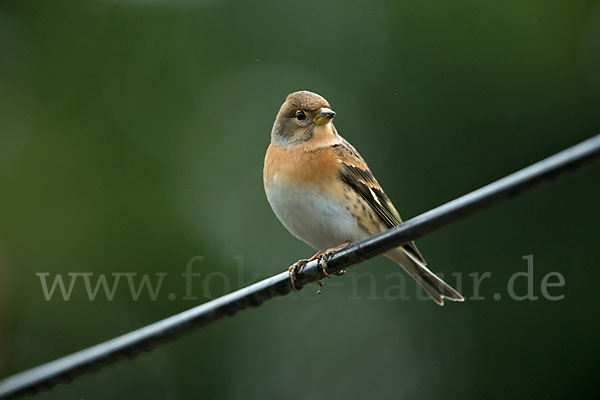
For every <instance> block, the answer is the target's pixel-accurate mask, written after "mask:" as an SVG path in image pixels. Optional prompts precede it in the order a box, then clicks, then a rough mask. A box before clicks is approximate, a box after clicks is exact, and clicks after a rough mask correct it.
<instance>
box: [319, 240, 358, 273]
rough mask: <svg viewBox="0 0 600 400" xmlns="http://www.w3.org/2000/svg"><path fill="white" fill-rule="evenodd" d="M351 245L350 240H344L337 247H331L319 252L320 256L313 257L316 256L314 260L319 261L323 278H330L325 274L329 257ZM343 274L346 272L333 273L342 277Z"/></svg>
mask: <svg viewBox="0 0 600 400" xmlns="http://www.w3.org/2000/svg"><path fill="white" fill-rule="evenodd" d="M351 243H352V240H346V241H345V242H344V243H342V244H340V245H339V246H335V247H332V248H330V249H327V250H325V251H323V252H320V254H319V253H317V254H315V255H314V256H313V257H315V256H316V258H318V259H319V267H320V268H321V272H323V275H325V277H327V278H330V277H331V275H330V274H329V273H328V272H327V261H328V260H329V257H331V255H332V254H333V253H335V252H336V251H340V250H342V249H345V248H346V247H348V246H350V244H351ZM345 273H346V270H345V269H343V270H341V271H337V272H336V273H335V275H337V276H342V275H344V274H345Z"/></svg>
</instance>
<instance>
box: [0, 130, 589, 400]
mask: <svg viewBox="0 0 600 400" xmlns="http://www.w3.org/2000/svg"><path fill="white" fill-rule="evenodd" d="M599 156H600V135H596V136H594V137H592V138H590V139H588V140H586V141H583V142H581V143H579V144H577V145H575V146H573V147H570V148H568V149H566V150H563V151H561V152H560V153H557V154H555V155H553V156H551V157H548V158H546V159H544V160H542V161H539V162H537V163H535V164H533V165H530V166H529V167H526V168H524V169H522V170H520V171H517V172H515V173H513V174H511V175H508V176H506V177H504V178H502V179H499V180H497V181H496V182H493V183H491V184H489V185H486V186H484V187H482V188H480V189H477V190H475V191H473V192H471V193H468V194H466V195H464V196H461V197H459V198H457V199H455V200H453V201H450V202H448V203H446V204H443V205H441V206H439V207H436V208H434V209H432V210H431V211H428V212H426V213H424V214H421V215H419V216H417V217H415V218H412V219H410V220H408V221H406V222H405V223H403V224H401V225H399V226H397V227H394V228H392V229H390V230H388V231H386V232H384V233H381V234H379V235H377V236H374V237H372V238H369V239H367V240H365V241H363V242H360V243H357V244H354V245H351V246H348V247H346V248H345V249H343V250H340V251H339V252H336V253H334V254H333V255H332V256H331V257H330V258H329V259H328V261H327V271H328V272H329V273H335V272H339V271H341V270H342V269H345V268H348V267H350V266H352V265H355V264H358V263H360V262H361V261H364V260H367V259H369V258H371V257H375V256H376V255H379V254H381V253H384V252H386V251H387V250H390V249H392V248H395V247H397V246H400V245H402V244H405V243H408V242H410V241H411V240H415V239H418V238H421V237H423V236H425V235H427V234H429V233H431V232H433V231H436V230H438V229H440V228H442V227H444V226H445V225H448V224H450V223H453V222H456V221H459V220H462V219H464V218H466V217H468V216H470V215H472V214H474V213H476V212H478V211H481V210H483V209H484V208H486V207H489V206H491V205H493V204H496V203H499V202H502V201H505V200H507V199H509V198H511V197H514V196H516V195H518V194H521V193H522V192H524V191H526V190H528V189H531V188H533V187H534V186H536V185H538V184H540V183H542V182H544V181H546V180H552V179H554V178H556V177H557V176H559V175H561V174H563V173H567V172H574V171H575V170H576V169H578V168H579V167H582V166H583V165H587V164H590V161H592V160H595V159H597V158H599ZM322 278H323V272H322V271H321V269H320V267H319V266H318V262H317V261H312V262H310V263H308V264H307V265H306V266H304V268H303V269H302V270H301V271H300V273H299V274H298V276H297V281H296V287H298V288H301V287H302V286H304V285H306V284H307V283H310V282H314V281H316V280H317V279H322ZM291 291H293V289H292V286H291V283H290V279H289V275H288V272H287V271H285V272H282V273H280V274H278V275H275V276H273V277H271V278H268V279H265V280H263V281H260V282H258V283H255V284H253V285H250V286H248V287H245V288H243V289H240V290H237V291H235V292H233V293H230V294H228V295H225V296H222V297H219V298H217V299H215V300H212V301H210V302H208V303H204V304H202V305H199V306H197V307H194V308H192V309H189V310H187V311H184V312H181V313H179V314H176V315H173V316H171V317H168V318H166V319H163V320H161V321H158V322H155V323H153V324H150V325H147V326H145V327H143V328H140V329H137V330H135V331H132V332H129V333H126V334H124V335H122V336H119V337H116V338H114V339H111V340H108V341H106V342H104V343H100V344H98V345H95V346H92V347H89V348H87V349H84V350H81V351H78V352H76V353H73V354H70V355H68V356H65V357H62V358H59V359H57V360H54V361H51V362H49V363H46V364H43V365H40V366H38V367H35V368H32V369H30V370H27V371H24V372H21V373H18V374H16V375H13V376H10V377H8V378H6V379H4V380H2V381H0V399H3V398H8V397H15V396H18V395H22V394H31V393H36V392H38V391H40V390H48V389H50V388H52V387H53V386H55V385H57V384H58V383H65V382H70V381H71V380H72V379H74V378H75V377H77V376H79V375H82V374H83V373H86V372H93V371H97V370H99V369H100V368H102V367H104V366H107V365H110V364H113V363H115V362H117V361H119V360H122V359H126V358H133V357H135V356H136V355H138V354H139V353H141V352H143V351H150V350H151V349H152V348H153V347H155V346H157V345H159V344H163V343H166V342H169V341H172V340H174V339H176V338H178V337H180V336H181V335H183V334H184V333H186V332H189V331H191V330H193V329H196V328H198V327H201V326H205V325H207V324H209V323H211V322H214V321H216V320H218V319H220V318H222V317H225V316H232V315H234V314H235V313H236V312H238V311H240V310H243V309H245V308H248V307H258V306H260V305H261V304H262V303H263V302H264V301H266V300H270V299H273V298H275V297H277V296H285V295H287V294H289V293H290V292H291Z"/></svg>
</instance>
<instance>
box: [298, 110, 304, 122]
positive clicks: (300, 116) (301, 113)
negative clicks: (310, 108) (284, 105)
mask: <svg viewBox="0 0 600 400" xmlns="http://www.w3.org/2000/svg"><path fill="white" fill-rule="evenodd" d="M296 119H297V120H298V121H302V120H305V119H306V114H304V111H302V110H298V111H296Z"/></svg>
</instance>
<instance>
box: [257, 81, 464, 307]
mask: <svg viewBox="0 0 600 400" xmlns="http://www.w3.org/2000/svg"><path fill="white" fill-rule="evenodd" d="M334 116H335V112H334V111H333V110H332V109H331V106H330V105H329V103H328V102H327V100H325V99H324V98H323V97H321V96H320V95H318V94H316V93H312V92H309V91H299V92H294V93H292V94H290V95H289V96H288V97H287V99H286V100H285V102H284V103H283V105H282V106H281V108H280V110H279V113H278V114H277V117H276V119H275V123H274V124H273V129H272V131H271V144H270V145H269V148H268V149H267V154H266V156H265V164H264V170H263V181H264V186H265V192H266V195H267V199H268V201H269V204H270V205H271V208H272V209H273V211H274V212H275V215H277V217H278V218H279V220H280V221H281V223H282V224H283V225H284V226H285V227H286V228H287V230H288V231H290V232H291V233H292V234H293V235H294V236H296V237H297V238H299V239H301V240H302V241H304V242H306V243H307V244H308V245H310V246H311V247H313V248H314V249H316V250H318V251H319V252H318V253H317V254H315V256H313V258H311V259H310V260H313V259H316V258H317V257H320V258H321V259H324V260H325V261H326V259H327V257H328V256H329V255H330V254H331V253H332V252H333V251H337V250H339V249H341V248H343V247H345V246H347V245H348V244H349V243H352V242H358V241H361V240H364V239H367V238H368V237H370V236H373V235H376V234H378V233H381V232H383V231H385V230H387V229H390V228H392V227H394V226H397V225H399V224H401V223H402V220H401V219H400V215H399V214H398V211H396V209H395V208H394V205H393V204H392V202H391V201H390V199H389V198H388V197H387V195H386V194H385V193H384V192H383V189H382V188H381V186H380V185H379V183H378V182H377V180H376V179H375V177H374V176H373V174H372V173H371V171H370V170H369V167H368V166H367V163H366V162H365V160H364V159H363V158H362V157H361V156H360V154H359V153H358V152H357V151H356V149H355V148H354V147H353V146H352V145H351V144H350V143H349V142H348V141H346V140H345V139H344V138H342V137H341V136H340V135H339V134H338V132H337V130H336V129H335V127H334V126H333V123H332V120H333V117H334ZM385 256H386V257H388V258H390V259H391V260H393V261H394V262H396V263H397V264H399V265H400V266H402V268H404V270H405V271H406V272H408V274H409V275H410V276H412V277H413V278H414V279H415V280H416V281H417V282H418V283H419V284H420V285H421V286H423V288H424V289H425V291H426V292H427V293H428V294H429V295H430V296H431V298H432V299H433V300H434V301H435V302H436V303H437V304H439V305H443V304H444V299H445V298H446V299H448V300H453V301H463V300H464V299H463V297H462V296H461V294H460V293H458V292H457V291H456V290H454V289H453V288H452V287H450V286H449V285H448V284H447V283H445V282H444V281H443V280H441V279H440V278H438V277H437V276H436V275H435V274H434V273H433V272H431V271H430V270H429V269H428V268H427V267H426V265H427V263H426V262H425V259H424V258H423V256H422V255H421V253H420V252H419V250H418V249H417V246H416V245H415V243H414V242H411V243H408V244H405V245H403V246H400V247H397V248H395V249H392V250H390V251H388V252H387V253H385ZM307 261H308V260H301V261H299V263H297V264H295V265H294V266H292V267H290V278H291V279H292V286H293V287H294V288H295V285H294V281H295V274H296V273H297V268H298V265H301V264H300V263H302V262H303V264H305V263H306V262H307ZM323 271H324V273H325V275H327V271H326V269H325V268H324V269H323Z"/></svg>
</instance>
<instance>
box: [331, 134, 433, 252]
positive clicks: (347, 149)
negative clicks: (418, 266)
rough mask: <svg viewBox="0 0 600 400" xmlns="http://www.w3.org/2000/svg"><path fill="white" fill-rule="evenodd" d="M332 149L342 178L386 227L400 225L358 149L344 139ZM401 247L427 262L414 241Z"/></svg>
mask: <svg viewBox="0 0 600 400" xmlns="http://www.w3.org/2000/svg"><path fill="white" fill-rule="evenodd" d="M332 149H333V151H334V153H335V154H336V156H337V158H338V160H339V161H340V164H341V169H340V171H341V176H342V180H343V181H344V182H345V183H346V184H347V185H348V186H350V187H351V188H352V189H353V190H354V191H355V192H356V193H357V194H358V195H359V196H361V197H362V198H363V199H364V200H365V201H366V202H367V203H368V204H369V206H371V208H372V209H373V211H375V213H376V214H377V216H379V218H380V219H381V220H382V221H383V223H384V224H385V225H386V226H387V227H388V228H392V227H394V226H397V225H400V224H401V223H402V219H401V218H400V214H398V211H396V208H395V207H394V205H393V204H392V201H391V200H390V198H389V197H387V195H386V194H385V193H384V191H383V189H382V188H381V185H379V182H377V180H376V179H375V177H374V176H373V174H372V173H371V171H370V170H369V167H368V166H367V163H366V162H365V160H364V159H363V158H362V157H361V156H360V154H359V153H358V151H356V149H355V148H354V147H353V146H352V145H351V144H350V143H349V142H348V141H346V139H342V142H341V143H338V144H334V145H333V146H332ZM402 247H403V248H404V250H406V251H407V252H409V253H410V254H411V255H413V256H415V257H416V258H417V259H418V260H419V261H421V262H422V263H423V264H427V262H426V261H425V259H424V258H423V256H422V255H421V252H420V251H419V249H418V248H417V246H416V245H415V243H414V242H410V243H407V244H405V245H404V246H402Z"/></svg>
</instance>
